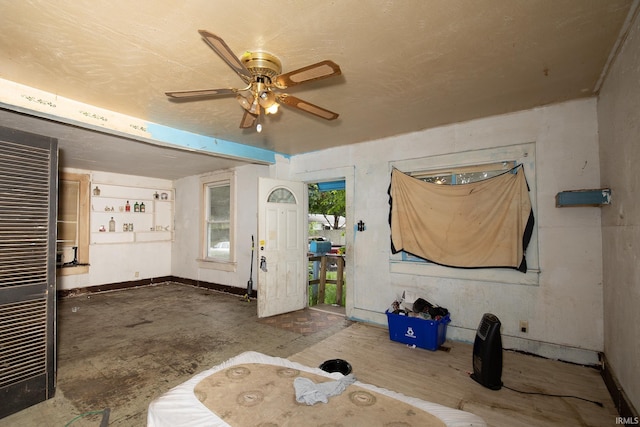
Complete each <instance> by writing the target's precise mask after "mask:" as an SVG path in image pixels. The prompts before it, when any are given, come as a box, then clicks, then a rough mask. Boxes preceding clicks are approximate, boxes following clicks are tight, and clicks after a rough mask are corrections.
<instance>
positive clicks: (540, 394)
mask: <svg viewBox="0 0 640 427" xmlns="http://www.w3.org/2000/svg"><path fill="white" fill-rule="evenodd" d="M502 387H504V388H506V389H509V390H511V391H515V392H517V393H522V394H537V395H539V396H549V397H569V398H572V399H580V400H584V401H585V402H590V403H594V404H596V405H598V406H599V407H601V408H602V407H604V405H603V404H602V402H596V401H595V400H589V399H585V398H584V397H579V396H572V395H568V394H549V393H539V392H536V391H522V390H516V389H515V388H511V387H508V386H506V385H504V384H502Z"/></svg>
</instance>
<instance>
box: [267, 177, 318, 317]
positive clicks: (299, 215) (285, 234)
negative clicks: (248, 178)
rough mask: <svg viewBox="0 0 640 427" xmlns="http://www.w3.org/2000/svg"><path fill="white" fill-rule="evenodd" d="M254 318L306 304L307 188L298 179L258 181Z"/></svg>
mask: <svg viewBox="0 0 640 427" xmlns="http://www.w3.org/2000/svg"><path fill="white" fill-rule="evenodd" d="M258 197H259V199H258V242H257V243H258V245H257V248H256V249H257V252H256V255H257V262H258V317H269V316H274V315H276V314H281V313H288V312H291V311H295V310H300V309H302V308H304V307H306V305H307V280H308V277H307V274H308V273H307V248H306V245H307V233H306V221H305V215H306V212H307V210H308V208H307V203H308V202H307V191H306V186H305V184H304V183H302V182H291V181H282V180H275V179H270V178H260V179H259V182H258Z"/></svg>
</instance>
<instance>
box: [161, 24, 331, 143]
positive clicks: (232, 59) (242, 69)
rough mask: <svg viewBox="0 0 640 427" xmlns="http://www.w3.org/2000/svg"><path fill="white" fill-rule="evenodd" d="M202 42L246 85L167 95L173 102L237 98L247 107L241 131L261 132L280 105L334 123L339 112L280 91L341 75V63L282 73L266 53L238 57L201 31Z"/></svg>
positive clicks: (322, 63)
mask: <svg viewBox="0 0 640 427" xmlns="http://www.w3.org/2000/svg"><path fill="white" fill-rule="evenodd" d="M198 32H199V33H200V35H201V36H202V38H203V40H204V41H205V42H206V43H207V44H208V45H209V47H210V48H211V49H213V51H214V52H215V53H217V54H218V56H220V58H222V60H223V61H224V62H226V64H227V65H228V66H229V67H231V69H232V70H233V71H235V72H236V73H237V74H238V76H240V78H241V79H242V81H243V82H244V83H245V84H246V85H247V86H246V87H244V88H241V89H235V88H228V89H203V90H185V91H173V92H165V95H167V96H168V97H170V98H172V99H179V100H190V99H197V98H209V97H217V96H229V95H235V96H236V99H237V100H238V102H239V103H240V105H241V106H242V107H243V108H244V115H243V117H242V121H241V122H240V128H243V129H245V128H251V127H253V126H254V125H255V127H256V130H257V131H258V132H260V131H262V123H263V116H264V115H265V114H275V113H276V112H277V111H278V107H279V105H280V104H283V105H286V106H288V107H293V108H297V109H299V110H302V111H305V112H307V113H311V114H313V115H315V116H318V117H321V118H323V119H326V120H335V119H337V118H338V113H334V112H333V111H329V110H327V109H324V108H322V107H319V106H317V105H314V104H311V103H310V102H307V101H303V100H302V99H300V98H297V97H295V96H291V95H289V94H286V93H280V92H279V90H282V89H286V88H289V87H291V86H295V85H299V84H301V83H306V82H310V81H314V80H320V79H326V78H328V77H333V76H338V75H340V74H341V73H342V72H341V70H340V67H339V66H338V64H336V63H335V62H333V61H329V60H325V61H321V62H318V63H315V64H311V65H307V66H306V67H302V68H299V69H297V70H293V71H289V72H288V73H284V74H281V72H282V63H281V62H280V60H279V59H278V57H276V56H275V55H272V54H270V53H268V52H264V51H256V52H246V53H245V54H244V55H242V56H241V57H238V56H237V55H236V54H235V53H233V51H232V50H231V48H229V46H228V45H227V44H226V43H225V41H224V40H222V38H220V37H219V36H217V35H215V34H212V33H210V32H208V31H205V30H198Z"/></svg>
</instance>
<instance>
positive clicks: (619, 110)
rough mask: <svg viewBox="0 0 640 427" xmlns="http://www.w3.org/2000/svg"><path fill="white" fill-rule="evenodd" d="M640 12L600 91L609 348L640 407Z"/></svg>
mask: <svg viewBox="0 0 640 427" xmlns="http://www.w3.org/2000/svg"><path fill="white" fill-rule="evenodd" d="M639 82H640V18H638V16H637V15H636V20H635V23H632V26H631V32H630V34H629V36H628V37H627V39H626V42H625V44H624V46H623V48H622V50H621V51H620V54H619V56H618V57H617V59H616V61H615V62H614V64H613V66H612V67H611V70H610V72H609V75H608V76H607V78H606V80H605V82H604V85H603V86H602V89H601V91H600V97H599V100H598V125H599V131H600V167H601V169H602V179H601V181H602V186H603V187H610V188H611V190H612V203H611V205H610V206H607V207H605V208H603V210H602V240H603V243H602V245H603V253H604V256H603V265H604V267H603V271H604V313H605V315H604V337H605V341H604V343H605V344H604V349H605V354H606V356H607V360H608V362H609V364H610V365H611V370H612V371H613V374H614V375H615V376H616V377H617V379H618V380H619V381H620V384H621V385H622V387H623V389H624V390H625V392H626V394H627V396H628V398H629V400H630V402H631V403H632V404H633V405H634V406H635V408H636V409H640V357H639V355H640V310H639V309H638V308H639V307H640V245H639V244H638V243H639V242H640V198H639V195H640V193H639V190H640V173H638V169H639V165H640V84H639Z"/></svg>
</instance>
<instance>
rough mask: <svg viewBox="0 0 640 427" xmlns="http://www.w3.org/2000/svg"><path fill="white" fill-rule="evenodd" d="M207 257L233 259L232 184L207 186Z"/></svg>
mask: <svg viewBox="0 0 640 427" xmlns="http://www.w3.org/2000/svg"><path fill="white" fill-rule="evenodd" d="M207 212H208V215H209V217H208V218H207V224H206V229H207V237H206V239H207V240H206V248H207V254H206V256H207V258H215V259H219V260H224V261H229V260H231V250H230V249H231V243H230V241H231V239H230V236H231V233H230V226H231V185H230V184H216V185H210V186H208V187H207Z"/></svg>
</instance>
